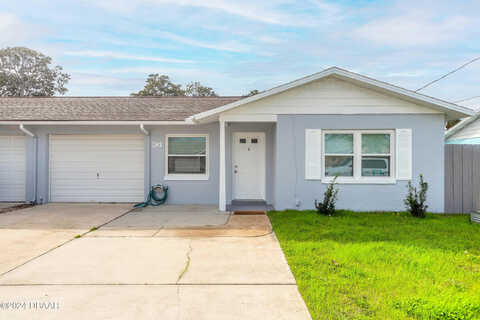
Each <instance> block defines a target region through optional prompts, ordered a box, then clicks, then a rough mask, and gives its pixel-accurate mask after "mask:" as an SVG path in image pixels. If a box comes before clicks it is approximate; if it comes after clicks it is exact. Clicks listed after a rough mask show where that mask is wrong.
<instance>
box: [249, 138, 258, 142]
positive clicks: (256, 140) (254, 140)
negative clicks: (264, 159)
mask: <svg viewBox="0 0 480 320" xmlns="http://www.w3.org/2000/svg"><path fill="white" fill-rule="evenodd" d="M250 142H251V143H258V139H257V138H253V139H252V140H251V141H250Z"/></svg>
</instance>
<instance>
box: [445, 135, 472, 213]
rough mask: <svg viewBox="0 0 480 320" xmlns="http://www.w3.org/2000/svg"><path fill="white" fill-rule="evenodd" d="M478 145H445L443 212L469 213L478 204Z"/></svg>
mask: <svg viewBox="0 0 480 320" xmlns="http://www.w3.org/2000/svg"><path fill="white" fill-rule="evenodd" d="M479 197H480V146H479V145H461V144H449V145H446V146H445V212H446V213H469V212H471V211H473V210H476V209H477V208H478V206H479V205H480V201H479V200H480V199H479Z"/></svg>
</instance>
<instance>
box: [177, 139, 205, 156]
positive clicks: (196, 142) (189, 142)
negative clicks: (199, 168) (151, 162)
mask: <svg viewBox="0 0 480 320" xmlns="http://www.w3.org/2000/svg"><path fill="white" fill-rule="evenodd" d="M206 146H207V138H206V137H168V154H206Z"/></svg>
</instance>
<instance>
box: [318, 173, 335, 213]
mask: <svg viewBox="0 0 480 320" xmlns="http://www.w3.org/2000/svg"><path fill="white" fill-rule="evenodd" d="M336 180H337V177H335V178H333V180H332V182H330V184H329V185H328V188H327V190H326V191H325V193H324V194H323V201H322V202H318V201H317V200H315V208H317V213H319V214H324V215H328V216H331V215H333V214H334V213H335V203H336V202H337V196H338V189H335V181H336Z"/></svg>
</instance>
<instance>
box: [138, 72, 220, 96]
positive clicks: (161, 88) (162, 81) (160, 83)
mask: <svg viewBox="0 0 480 320" xmlns="http://www.w3.org/2000/svg"><path fill="white" fill-rule="evenodd" d="M131 95H132V96H164V97H174V96H190V97H215V96H216V95H217V94H216V93H215V91H213V89H212V88H210V87H205V86H203V85H202V84H201V83H200V82H198V81H192V82H190V83H189V84H187V86H186V87H185V89H183V88H182V85H181V84H175V83H173V82H172V81H170V78H169V77H168V76H167V75H159V74H158V73H153V74H150V75H148V78H147V80H146V81H145V87H144V88H143V89H142V90H140V91H138V92H137V93H132V94H131Z"/></svg>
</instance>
